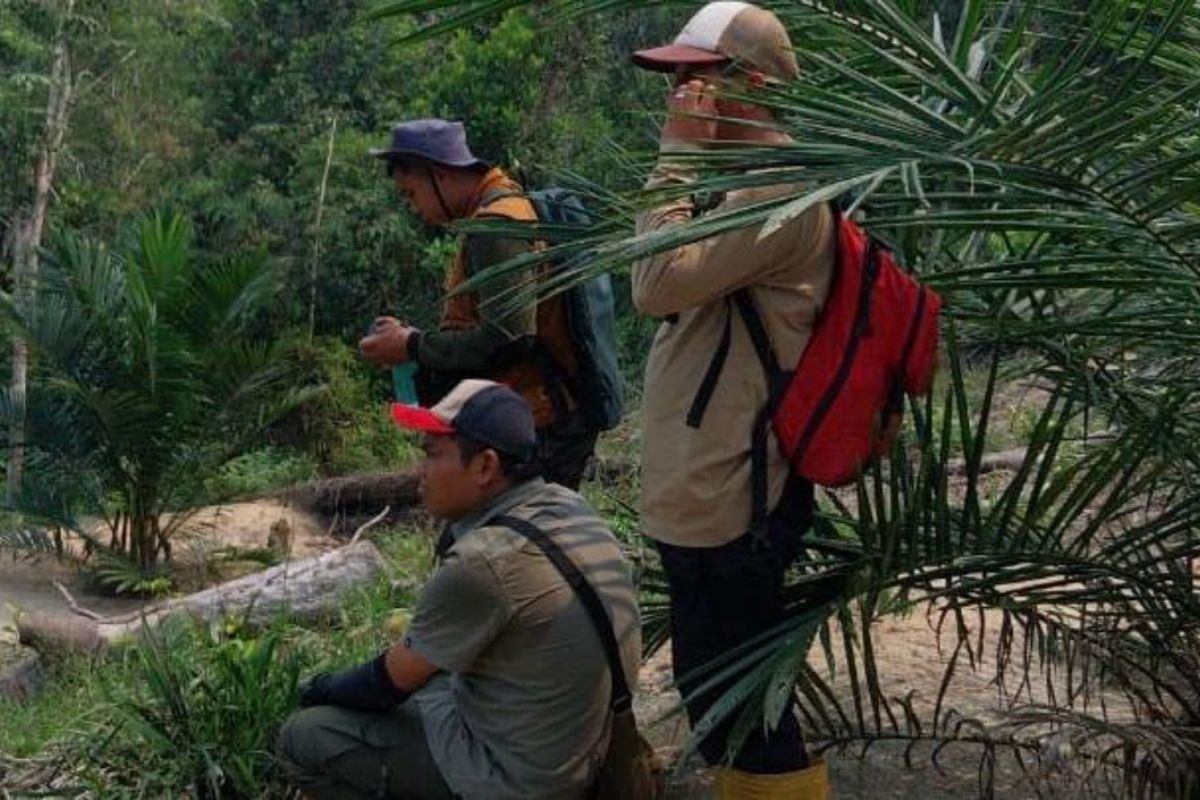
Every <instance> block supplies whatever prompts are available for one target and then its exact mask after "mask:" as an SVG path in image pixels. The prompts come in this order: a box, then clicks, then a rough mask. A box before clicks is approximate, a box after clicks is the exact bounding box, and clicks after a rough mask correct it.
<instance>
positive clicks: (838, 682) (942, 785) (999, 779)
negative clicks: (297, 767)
mask: <svg viewBox="0 0 1200 800" xmlns="http://www.w3.org/2000/svg"><path fill="white" fill-rule="evenodd" d="M280 520H284V522H285V523H286V526H287V531H288V533H289V536H290V547H291V555H292V557H293V558H304V557H307V556H310V555H314V554H317V553H319V552H323V551H325V550H328V549H330V548H332V547H334V546H336V544H337V542H336V541H335V540H333V539H332V538H331V537H329V536H328V535H327V531H326V530H325V529H324V527H323V526H322V524H321V523H320V521H319V520H318V519H316V518H315V517H312V516H310V515H308V514H305V513H303V512H298V511H296V510H295V509H292V508H289V507H287V506H285V505H283V504H282V503H279V502H277V501H260V502H255V503H243V504H233V505H227V506H221V507H215V508H211V509H207V510H205V511H204V512H202V513H199V514H197V515H195V516H194V517H193V518H192V519H190V520H189V521H188V525H187V528H186V531H182V532H181V533H180V536H179V538H178V544H177V550H176V557H177V561H178V563H179V566H178V568H177V572H178V574H177V579H179V580H181V581H182V582H183V583H184V584H185V585H186V584H188V583H202V582H211V581H212V580H213V579H214V576H213V575H212V574H210V572H209V571H210V570H211V567H210V566H209V565H210V563H211V562H212V561H213V554H214V553H215V552H216V551H218V550H219V549H221V548H228V547H235V548H239V549H241V550H253V549H261V548H265V547H266V546H267V539H268V536H269V535H270V532H271V529H272V527H273V526H274V527H275V528H276V530H277V531H278V530H279V529H280V525H281V523H280ZM247 568H248V569H249V568H251V567H249V566H248V567H247ZM55 580H58V581H61V582H62V583H63V584H64V585H66V586H68V587H69V588H70V590H71V592H72V594H73V595H74V596H75V597H76V599H77V600H78V602H79V604H80V605H82V606H84V607H86V608H89V609H90V610H93V611H96V612H98V613H102V614H118V613H122V612H126V611H130V610H134V609H136V607H137V605H138V601H131V600H117V599H113V598H106V597H102V596H100V595H98V594H96V593H95V592H94V591H90V590H88V588H87V587H86V586H83V585H81V583H80V581H79V580H78V578H77V577H76V575H75V573H74V571H73V570H71V569H70V568H68V567H65V566H61V565H58V564H56V563H54V562H53V560H50V559H40V560H35V561H28V560H26V561H20V560H17V561H14V560H12V559H11V558H9V557H8V556H4V557H3V560H0V644H2V643H3V642H4V640H5V638H6V637H8V638H10V639H11V636H12V632H11V625H10V624H9V623H11V614H12V613H13V611H14V609H16V608H25V609H36V610H41V611H49V610H56V609H57V610H61V611H63V612H64V613H69V609H68V606H67V603H66V601H65V599H64V598H63V597H62V595H61V594H60V593H59V591H58V590H57V589H56V588H55V586H54V584H53V581H55ZM6 629H7V632H6ZM998 632H999V620H998V617H997V616H996V615H991V616H989V617H988V618H987V621H986V624H985V636H984V648H983V653H984V656H985V658H984V661H983V662H982V663H981V664H980V665H979V666H978V668H977V669H975V670H971V669H969V668H965V667H964V668H962V669H960V670H959V672H958V674H957V675H956V677H955V680H954V681H953V683H952V684H951V685H950V687H949V689H948V691H947V693H946V699H945V701H944V705H945V707H947V708H954V709H955V710H956V711H957V712H958V713H959V714H962V715H963V716H966V717H972V718H978V719H980V720H983V721H985V722H988V723H994V722H996V721H998V720H1000V719H1002V718H1003V715H1004V708H1003V703H1002V701H1001V696H1000V693H999V692H998V690H997V686H996V684H995V681H994V676H995V668H994V660H992V659H993V658H994V656H993V653H994V648H995V644H996V638H997V636H998ZM873 636H874V640H875V645H876V648H877V654H878V657H879V663H878V671H879V675H880V680H881V683H882V686H883V689H884V692H885V694H886V695H887V696H889V697H903V696H909V695H911V696H912V697H913V698H914V705H915V707H916V708H917V709H918V711H919V712H920V711H922V710H923V711H924V712H926V713H924V714H922V716H928V712H929V711H930V710H931V709H932V707H933V703H934V701H935V698H936V697H937V694H938V691H939V688H940V683H941V680H942V677H943V674H944V670H945V666H946V664H947V662H948V661H949V659H950V658H951V655H952V652H951V651H952V649H953V642H952V641H950V640H944V641H942V642H939V640H938V636H937V634H936V633H935V632H934V631H933V630H932V629H931V628H930V624H929V622H928V621H927V619H926V618H925V616H924V615H923V614H912V615H911V616H908V617H895V618H889V619H887V620H885V621H884V622H881V623H879V624H878V625H877V626H876V627H875V629H874V632H873ZM1018 650H1019V646H1018ZM667 652H668V651H667V649H666V648H664V649H663V650H662V651H660V653H659V654H658V655H657V656H656V657H655V658H654V659H652V660H651V661H650V662H649V663H648V664H646V665H645V667H644V668H643V670H642V674H641V680H640V686H639V694H638V698H637V701H636V704H635V709H636V711H637V712H638V715H639V718H640V719H641V720H642V721H643V724H644V726H645V727H646V729H647V731H648V736H649V738H650V739H651V741H652V742H653V743H654V744H655V746H656V747H658V748H660V749H661V751H662V752H663V753H664V754H665V755H666V756H667V757H669V758H673V757H674V755H675V754H677V753H678V752H679V750H680V748H681V747H683V746H684V744H685V742H686V738H687V728H686V725H685V721H684V718H683V716H682V715H681V714H679V713H674V712H676V710H677V708H678V694H677V693H675V692H674V690H673V689H671V687H670V683H671V680H672V676H671V670H670V664H669V658H668V656H667ZM810 663H811V665H812V666H813V667H814V668H815V669H817V670H818V671H819V672H821V673H822V674H825V673H824V671H825V664H824V659H823V657H822V656H821V655H820V654H818V653H814V654H813V655H812V657H811V658H810ZM1008 682H1009V684H1010V686H1015V685H1016V684H1018V683H1019V682H1020V681H1019V680H1018V678H1017V676H1016V674H1015V672H1013V671H1011V670H1010V674H1009V676H1008ZM830 683H831V685H832V686H833V687H834V691H835V692H836V693H837V694H838V695H839V696H840V698H841V699H843V700H844V701H847V702H846V705H847V707H848V708H849V707H852V706H851V705H850V704H849V702H848V700H847V698H849V697H850V691H849V686H848V683H847V682H846V681H845V679H844V677H839V676H835V677H834V678H833V679H832V680H831V681H830ZM1051 683H1052V684H1056V683H1057V684H1061V683H1062V677H1061V676H1059V677H1058V678H1056V679H1055V680H1054V681H1051ZM1032 691H1033V694H1032V697H1031V699H1032V700H1034V701H1037V700H1043V699H1045V691H1046V689H1045V683H1044V682H1043V683H1035V684H1034V686H1033V687H1032ZM1027 699H1030V698H1027ZM1109 703H1110V706H1111V708H1112V709H1117V713H1121V712H1120V711H1119V708H1120V702H1119V700H1118V699H1117V698H1115V697H1114V698H1109ZM894 713H896V714H897V715H898V716H899V715H900V714H901V713H902V712H901V711H900V709H899V707H898V706H896V707H894ZM905 747H906V746H905V745H904V744H897V743H887V742H882V743H878V744H875V745H873V746H872V747H871V748H870V749H869V750H868V751H867V753H866V755H865V757H864V756H863V754H862V752H861V749H857V748H856V749H853V750H845V751H842V752H838V751H836V750H831V751H829V752H828V753H827V754H826V757H827V759H828V761H829V764H830V774H831V781H832V783H833V786H834V787H835V797H837V798H839V800H868V798H870V799H871V800H874V799H875V798H920V800H973V798H977V797H980V791H979V785H980V784H979V775H980V759H979V751H978V750H977V749H975V748H972V747H969V746H965V745H954V746H951V747H948V748H946V750H945V751H944V752H943V753H942V754H941V756H940V758H939V762H938V766H936V767H935V766H934V765H933V764H932V763H931V758H930V755H931V747H930V746H927V745H921V746H919V747H916V748H915V749H914V750H913V751H912V752H911V753H910V754H909V755H910V756H911V766H906V765H905V756H906V752H905ZM995 774H996V785H995V795H994V797H996V798H1032V797H1037V796H1039V794H1038V792H1037V790H1036V789H1035V788H1034V787H1033V786H1032V785H1031V784H1030V783H1029V782H1028V781H1027V780H1026V779H1025V778H1024V777H1023V773H1022V771H1021V770H1020V769H1019V768H1018V766H1017V764H1016V763H1015V762H1014V761H1013V760H1012V759H1011V758H1008V757H1001V758H999V759H998V760H997V763H996V766H995ZM709 781H710V776H709V775H708V773H707V771H706V770H704V769H702V768H700V767H699V765H698V764H697V763H696V762H695V761H692V762H689V763H688V764H687V765H686V768H685V769H683V770H681V771H680V772H679V775H678V777H677V779H676V780H675V781H674V784H673V786H672V789H671V792H670V794H669V797H672V798H676V800H693V799H694V800H699V799H700V798H707V797H708V796H709V788H708V785H709ZM1040 796H1047V797H1055V798H1069V797H1089V798H1104V797H1118V796H1120V795H1119V793H1118V792H1115V791H1113V792H1105V791H1097V790H1096V789H1095V788H1094V787H1093V788H1091V789H1089V790H1087V791H1082V790H1078V789H1074V788H1072V787H1071V786H1070V785H1069V784H1068V783H1066V782H1064V781H1063V780H1061V779H1060V780H1056V781H1055V782H1054V784H1053V788H1052V789H1051V790H1049V791H1046V789H1045V787H1044V786H1043V794H1041V795H1040Z"/></svg>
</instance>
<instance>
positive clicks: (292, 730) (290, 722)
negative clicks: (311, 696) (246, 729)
mask: <svg viewBox="0 0 1200 800" xmlns="http://www.w3.org/2000/svg"><path fill="white" fill-rule="evenodd" d="M321 711H322V709H321V708H306V709H302V710H300V711H297V712H296V713H295V714H292V715H291V716H290V717H288V718H287V721H286V722H284V723H283V727H282V728H280V729H279V737H278V738H277V739H276V740H275V755H276V756H278V757H279V760H280V761H281V762H282V763H283V765H284V768H285V769H286V770H287V771H288V772H289V773H292V772H304V771H308V770H310V769H313V768H315V767H316V766H317V765H318V764H319V763H320V759H319V758H317V754H318V750H319V747H318V746H317V735H316V732H317V730H318V726H319V724H320V722H319V720H320V717H321V716H322V715H321V714H320V713H319V712H321Z"/></svg>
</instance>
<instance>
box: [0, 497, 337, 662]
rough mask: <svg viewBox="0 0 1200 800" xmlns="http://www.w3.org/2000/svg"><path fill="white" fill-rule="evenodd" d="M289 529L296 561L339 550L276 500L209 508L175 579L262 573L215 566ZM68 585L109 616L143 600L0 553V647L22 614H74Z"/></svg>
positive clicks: (60, 567) (311, 522)
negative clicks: (221, 553)
mask: <svg viewBox="0 0 1200 800" xmlns="http://www.w3.org/2000/svg"><path fill="white" fill-rule="evenodd" d="M281 520H282V521H283V523H284V524H286V528H287V532H288V533H287V536H290V542H291V545H290V553H291V557H292V558H293V559H299V558H307V557H309V556H312V555H316V554H318V553H322V552H325V551H327V550H329V549H331V548H333V547H336V546H337V542H336V541H334V540H332V539H331V538H330V537H329V536H327V535H326V531H325V528H324V527H323V526H322V525H321V524H320V521H319V520H318V519H317V518H316V517H314V516H312V515H310V514H307V513H305V512H303V511H299V510H297V509H295V508H291V507H289V506H287V505H284V504H283V503H281V502H279V501H276V500H262V501H257V502H253V503H233V504H229V505H222V506H213V507H210V508H207V509H204V510H202V511H200V512H198V513H197V514H195V515H193V516H192V517H191V518H190V519H188V520H187V522H186V524H185V525H184V526H183V527H182V528H181V529H180V531H179V533H178V534H177V535H176V545H175V546H176V557H175V560H176V566H175V572H174V577H175V579H176V581H177V582H178V583H179V584H180V586H181V588H182V589H184V590H192V589H195V588H199V586H200V585H203V584H207V583H212V582H214V581H217V580H222V579H229V578H232V577H236V576H237V574H238V573H239V572H241V573H244V572H246V571H250V570H256V569H261V568H262V565H261V564H260V563H257V562H245V563H239V562H237V561H236V560H234V561H223V562H220V565H219V566H217V567H214V562H217V561H219V560H218V559H214V557H213V556H214V554H215V553H216V551H218V550H220V549H222V548H236V549H238V550H255V549H265V548H267V546H268V537H269V536H270V533H271V528H272V526H276V530H277V531H279V530H282V527H281V524H280V521H281ZM55 581H58V582H60V583H62V584H63V585H64V586H65V587H66V588H67V589H68V591H70V593H71V594H72V596H74V597H75V599H76V601H77V602H78V604H79V605H80V606H82V607H83V608H86V609H88V610H90V611H94V612H96V613H98V614H103V615H106V616H107V615H117V614H121V613H125V612H129V611H135V610H137V608H138V607H139V606H140V605H141V604H142V601H139V600H131V599H120V598H113V597H106V596H104V595H103V594H102V593H100V592H97V591H96V590H95V589H94V588H90V587H89V586H88V585H87V584H86V583H85V582H84V581H83V580H82V579H81V578H80V577H79V574H78V571H77V570H76V569H74V568H73V567H71V566H69V565H64V564H59V563H57V562H56V561H55V560H54V559H53V558H49V557H39V558H35V559H20V558H18V559H14V558H13V557H12V556H11V555H8V554H0V642H2V641H6V640H8V641H11V640H12V639H13V638H14V634H13V631H12V621H13V615H14V614H15V613H17V611H18V610H20V609H23V610H27V611H45V612H55V611H61V612H63V613H70V607H69V606H68V604H67V601H66V599H65V598H64V597H63V595H62V594H61V593H60V592H59V590H58V589H57V588H56V587H55V585H54V582H55Z"/></svg>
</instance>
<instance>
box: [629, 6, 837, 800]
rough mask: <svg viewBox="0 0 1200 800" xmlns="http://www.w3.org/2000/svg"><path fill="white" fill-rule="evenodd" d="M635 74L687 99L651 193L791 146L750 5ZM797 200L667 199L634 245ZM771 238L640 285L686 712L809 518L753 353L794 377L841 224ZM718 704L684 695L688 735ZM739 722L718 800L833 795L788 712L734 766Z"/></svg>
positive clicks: (776, 56) (657, 487) (803, 487)
mask: <svg viewBox="0 0 1200 800" xmlns="http://www.w3.org/2000/svg"><path fill="white" fill-rule="evenodd" d="M634 61H635V63H636V64H637V65H638V66H641V67H643V68H646V69H651V70H656V71H659V72H666V73H668V74H671V75H673V76H674V86H675V87H676V88H675V89H674V90H673V91H672V93H671V96H670V98H669V100H668V115H667V120H666V123H665V125H664V127H663V130H662V141H661V153H660V159H659V162H658V165H657V166H656V168H655V169H654V171H653V173H652V174H651V176H650V179H649V182H648V184H647V188H649V189H655V190H661V189H669V188H678V187H680V186H686V185H687V184H689V183H692V182H694V181H695V180H696V174H695V171H694V168H693V167H691V166H690V165H689V162H688V160H687V159H684V158H680V157H678V154H679V153H680V152H682V151H695V150H696V149H697V148H707V147H714V146H720V145H722V144H726V145H727V144H740V145H746V146H756V147H761V146H786V145H787V144H788V143H789V141H790V139H789V138H788V136H787V135H786V134H785V133H783V132H782V131H781V130H780V129H779V128H778V126H777V125H776V122H775V119H774V117H773V116H772V113H771V111H770V110H769V109H768V108H767V107H766V106H764V105H758V104H755V103H754V102H753V98H754V97H755V95H756V94H758V95H760V96H761V95H762V94H763V92H764V91H765V90H766V89H767V88H768V86H769V85H770V84H772V83H779V82H786V81H791V80H794V79H795V78H796V77H797V76H798V74H799V69H798V66H797V64H796V59H795V56H794V54H793V52H792V48H791V44H790V42H789V40H788V35H787V33H786V31H785V29H784V27H783V26H782V24H780V22H779V20H778V19H777V18H776V17H775V15H774V14H772V13H770V12H768V11H766V10H763V9H761V8H758V7H756V6H753V5H750V4H748V3H740V2H716V3H709V4H708V5H706V6H704V7H703V8H702V9H701V10H700V11H699V12H698V13H696V14H695V16H693V17H692V19H691V20H690V21H689V22H688V24H687V26H686V27H685V28H684V29H683V31H682V32H681V33H680V34H679V36H678V37H677V38H676V39H675V41H674V43H672V44H671V45H668V46H665V47H659V48H655V49H652V50H643V51H640V52H638V53H636V54H635V55H634ZM747 98H750V99H749V100H748V99H747ZM797 189H798V187H796V186H764V187H760V188H753V189H741V190H737V191H732V192H729V193H728V194H726V195H725V196H723V197H720V198H716V202H711V201H710V202H707V203H706V202H705V201H704V199H703V198H701V197H697V196H693V195H684V196H682V197H679V196H678V195H674V196H676V197H678V199H674V200H670V201H668V202H665V203H663V204H662V205H660V206H659V207H657V208H654V209H652V210H650V211H649V212H647V213H645V214H643V215H642V216H641V217H640V218H639V220H638V232H639V233H650V232H654V231H663V230H666V229H669V228H671V227H674V226H679V225H683V224H685V223H686V222H688V221H689V220H691V219H692V218H694V217H696V216H700V215H707V214H718V213H722V212H726V211H729V210H731V209H735V208H738V207H743V206H749V205H752V204H755V203H760V202H763V201H767V200H770V199H772V198H778V197H780V196H781V195H784V194H795V193H796V191H797ZM760 230H761V226H753V227H750V228H745V229H742V230H736V231H732V232H729V233H724V234H720V235H718V236H714V237H712V238H709V239H705V240H703V241H700V242H696V243H693V244H689V245H685V246H683V247H679V248H677V249H674V250H671V251H668V252H665V253H662V254H660V255H656V256H653V257H650V258H647V259H645V260H643V261H641V262H640V263H638V264H637V265H636V266H635V268H634V272H633V296H634V303H635V304H636V305H637V307H638V309H639V310H641V311H642V312H643V313H646V314H651V315H654V316H658V317H662V318H664V320H665V321H664V322H663V324H662V326H661V327H660V328H659V330H658V333H657V335H656V336H655V339H654V344H653V346H652V348H651V351H650V355H649V360H648V362H647V365H646V378H645V392H644V398H645V399H644V405H643V442H644V447H643V456H642V458H643V460H642V500H641V514H642V524H643V529H644V531H645V533H646V534H647V535H649V536H650V537H651V538H653V539H654V540H655V541H656V543H657V546H658V550H659V553H660V554H661V557H662V562H663V567H664V569H665V571H666V574H667V578H668V583H669V587H670V592H671V633H672V640H671V645H672V657H673V662H674V668H675V675H676V678H677V679H683V682H682V684H681V690H682V692H683V694H684V696H685V697H688V694H689V691H690V690H691V689H694V688H695V687H696V686H697V685H698V684H700V683H702V682H703V681H704V680H705V679H706V677H707V676H706V677H705V678H700V679H697V680H693V681H690V682H689V681H688V680H687V677H688V674H689V673H692V672H694V671H695V670H696V668H698V667H701V666H702V665H704V664H705V663H707V662H709V661H711V660H712V659H714V658H716V657H717V656H720V655H722V654H725V653H728V652H729V651H730V650H731V649H733V648H735V647H737V646H738V645H739V644H741V643H743V642H745V641H747V640H749V639H752V638H754V637H755V636H756V635H757V634H759V633H761V632H763V631H764V630H766V629H768V628H770V627H771V626H773V625H774V624H776V623H777V622H778V621H779V620H780V618H781V614H782V586H783V579H784V574H785V572H786V570H787V568H788V566H789V564H791V563H792V561H793V560H794V559H795V558H796V556H797V551H798V545H799V540H800V536H801V534H802V533H803V532H804V530H805V529H806V528H807V527H808V525H809V524H810V522H811V518H812V509H813V489H812V485H811V484H809V483H808V482H807V481H804V480H803V479H800V478H798V477H796V476H795V475H793V474H792V473H791V471H790V470H789V468H788V465H787V463H786V461H785V459H784V458H783V457H782V455H781V454H780V452H779V448H778V447H777V446H776V443H775V441H774V439H773V438H771V439H768V437H769V436H770V434H769V426H770V421H769V419H764V418H763V417H764V412H763V409H764V408H766V406H767V402H768V397H769V392H770V388H769V387H768V380H767V377H766V372H765V370H764V367H763V365H762V364H761V363H760V359H759V357H758V356H757V354H756V343H755V341H754V340H755V338H759V339H763V338H765V340H766V344H769V346H770V348H771V349H772V350H773V351H774V354H775V356H776V357H777V359H778V360H779V362H780V363H782V364H785V365H789V366H790V365H794V364H796V362H797V360H798V359H799V357H800V355H801V353H802V352H803V350H804V347H805V345H806V343H807V342H808V340H809V337H810V334H811V331H812V327H813V324H814V321H815V320H816V318H817V314H818V312H819V311H820V309H821V306H822V303H823V302H824V299H825V297H826V294H827V292H828V290H829V285H830V276H831V272H832V269H833V261H834V257H835V238H836V230H837V224H836V219H835V218H834V215H833V213H832V212H831V210H830V209H829V208H828V207H827V206H826V205H824V204H817V205H814V206H813V207H812V208H811V209H810V210H808V211H807V212H805V213H803V214H801V215H799V216H797V217H795V218H794V219H792V220H790V221H789V222H787V224H786V225H784V227H783V228H782V229H781V230H779V231H778V232H777V233H775V234H773V235H772V236H770V237H767V238H765V239H763V240H762V241H759V239H758V236H759V233H760ZM739 290H745V291H744V292H739ZM738 295H740V296H742V297H747V298H749V300H750V301H751V302H752V304H753V306H754V308H755V309H756V311H757V316H758V318H759V319H760V320H761V323H762V324H761V326H760V327H759V329H758V330H757V331H755V330H753V329H752V328H751V327H750V326H749V325H747V324H743V321H742V319H741V318H740V316H739V314H738V313H737V312H736V311H735V308H734V306H735V303H734V297H735V296H738ZM760 343H761V342H760ZM718 355H719V357H718V358H714V357H715V356H718ZM714 364H716V365H717V367H716V368H714V366H713V365H714ZM733 682H734V681H733V680H731V681H730V682H728V683H726V684H725V685H724V686H725V688H728V686H729V685H731V684H732V683H733ZM720 694H721V692H720V691H708V692H706V693H704V694H703V695H701V696H699V697H688V699H687V702H686V704H687V711H688V716H689V718H690V720H691V722H692V724H693V726H695V725H696V724H697V723H698V722H699V721H700V720H701V719H702V718H703V717H704V714H705V713H706V712H707V711H708V709H709V708H710V707H711V706H712V703H713V702H714V701H715V700H716V699H717V698H718V697H719V696H720ZM736 716H737V714H736V712H735V713H734V714H733V715H732V717H731V718H730V721H729V722H728V723H727V724H724V725H722V726H719V727H717V728H716V729H715V730H714V731H713V732H712V733H711V734H710V735H709V736H707V737H706V738H705V739H704V740H703V742H702V743H701V745H700V750H701V752H702V754H703V755H704V757H705V758H706V760H707V761H708V762H709V763H711V764H714V765H716V764H722V765H724V766H723V767H722V768H721V769H720V770H719V771H718V775H717V789H716V791H717V796H718V797H721V798H735V797H756V798H767V797H779V798H784V797H786V798H789V799H794V798H804V799H807V798H819V797H825V796H826V795H825V792H826V788H825V787H826V786H827V778H826V775H825V772H824V764H823V763H822V762H818V761H816V760H812V761H810V759H809V757H808V754H807V752H806V750H805V747H804V742H803V739H802V736H801V731H800V727H799V725H798V723H797V720H796V716H795V713H794V709H793V708H791V707H789V708H787V709H786V710H785V711H784V713H783V715H782V717H781V720H780V722H779V724H778V726H777V727H776V728H775V729H774V730H772V731H770V732H769V733H766V734H764V733H763V732H762V730H761V726H758V727H756V728H755V729H754V732H753V733H751V735H750V736H749V737H748V739H747V741H746V743H745V744H744V746H742V747H741V749H740V750H739V751H738V752H737V754H736V755H735V757H734V758H733V759H732V761H729V760H728V759H727V750H728V741H727V740H728V736H729V733H730V728H731V726H732V719H733V718H736Z"/></svg>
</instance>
